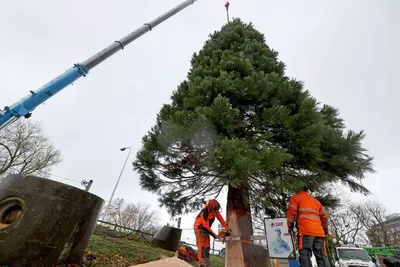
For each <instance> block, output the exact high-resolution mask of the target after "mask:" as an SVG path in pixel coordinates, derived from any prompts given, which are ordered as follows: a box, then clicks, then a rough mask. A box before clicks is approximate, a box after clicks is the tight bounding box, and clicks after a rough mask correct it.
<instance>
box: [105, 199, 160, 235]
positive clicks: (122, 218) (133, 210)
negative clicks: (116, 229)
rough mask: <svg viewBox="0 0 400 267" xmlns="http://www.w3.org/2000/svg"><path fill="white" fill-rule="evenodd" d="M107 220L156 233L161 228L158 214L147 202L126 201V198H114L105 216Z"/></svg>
mask: <svg viewBox="0 0 400 267" xmlns="http://www.w3.org/2000/svg"><path fill="white" fill-rule="evenodd" d="M105 220H106V221H108V222H113V223H116V224H118V225H121V226H124V227H127V228H131V229H134V230H139V231H142V232H146V233H151V234H152V233H155V232H157V231H158V229H159V228H160V226H159V224H158V214H157V212H156V211H155V210H152V209H151V207H150V205H148V204H145V203H126V202H125V200H124V199H120V198H117V199H116V200H114V201H113V202H112V203H111V205H110V208H109V210H108V212H107V214H106V216H105Z"/></svg>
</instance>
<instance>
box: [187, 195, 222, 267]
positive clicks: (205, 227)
mask: <svg viewBox="0 0 400 267" xmlns="http://www.w3.org/2000/svg"><path fill="white" fill-rule="evenodd" d="M220 209H221V205H220V204H219V202H218V201H217V200H215V199H212V200H210V201H209V202H208V203H207V204H206V205H205V206H204V207H203V209H202V210H201V211H200V213H199V214H198V215H197V217H196V220H195V221H194V232H195V234H196V242H197V249H198V258H199V262H200V267H209V266H211V263H210V235H211V236H212V237H214V239H217V238H219V236H218V235H217V234H215V233H214V231H213V230H212V229H211V226H212V224H213V222H214V220H215V218H217V219H218V220H219V221H220V222H221V224H222V226H223V227H224V228H225V229H227V230H229V228H228V224H227V223H226V222H225V220H224V219H223V218H222V216H221V213H220Z"/></svg>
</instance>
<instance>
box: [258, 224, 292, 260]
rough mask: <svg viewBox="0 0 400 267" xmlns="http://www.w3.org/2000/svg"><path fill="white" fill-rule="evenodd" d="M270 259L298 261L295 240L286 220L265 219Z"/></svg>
mask: <svg viewBox="0 0 400 267" xmlns="http://www.w3.org/2000/svg"><path fill="white" fill-rule="evenodd" d="M264 224H265V235H266V236H267V244H268V252H269V257H270V258H272V259H296V250H295V248H294V240H293V237H292V235H291V234H290V233H289V229H288V227H287V219H286V218H273V219H271V218H265V219H264Z"/></svg>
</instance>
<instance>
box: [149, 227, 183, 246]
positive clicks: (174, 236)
mask: <svg viewBox="0 0 400 267" xmlns="http://www.w3.org/2000/svg"><path fill="white" fill-rule="evenodd" d="M181 236H182V229H179V228H175V227H171V226H168V225H164V226H163V227H161V229H160V230H159V231H158V232H157V233H156V234H155V235H154V236H153V240H152V241H151V244H152V246H154V247H158V248H162V249H165V250H168V251H172V252H175V251H177V250H178V248H179V243H180V242H181Z"/></svg>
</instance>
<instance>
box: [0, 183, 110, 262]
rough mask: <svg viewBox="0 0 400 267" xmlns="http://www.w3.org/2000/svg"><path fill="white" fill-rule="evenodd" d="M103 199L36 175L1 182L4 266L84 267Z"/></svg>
mask: <svg viewBox="0 0 400 267" xmlns="http://www.w3.org/2000/svg"><path fill="white" fill-rule="evenodd" d="M103 204H104V201H103V199H101V198H99V197H98V196H96V195H93V194H91V193H88V192H85V191H83V190H81V189H78V188H76V187H73V186H70V185H66V184H63V183H59V182H56V181H52V180H48V179H43V178H39V177H34V176H26V177H23V176H21V175H9V176H7V178H5V179H4V180H2V181H1V182H0V265H1V264H9V265H22V266H49V265H56V264H79V262H80V260H81V258H82V256H83V253H84V250H85V249H86V247H87V245H88V242H89V239H90V237H91V235H92V232H93V230H94V228H95V226H96V222H97V218H98V216H99V214H100V211H101V208H102V206H103Z"/></svg>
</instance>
